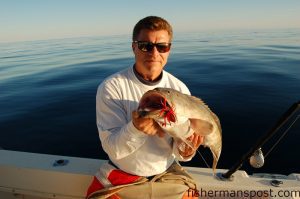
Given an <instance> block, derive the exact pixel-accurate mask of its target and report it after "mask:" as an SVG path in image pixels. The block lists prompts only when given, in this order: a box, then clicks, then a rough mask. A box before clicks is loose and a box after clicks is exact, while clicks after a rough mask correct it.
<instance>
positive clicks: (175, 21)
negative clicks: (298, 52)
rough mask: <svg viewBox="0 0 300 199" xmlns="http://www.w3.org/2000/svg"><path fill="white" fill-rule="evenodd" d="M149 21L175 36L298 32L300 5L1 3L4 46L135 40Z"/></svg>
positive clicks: (233, 1) (239, 1) (228, 1)
mask: <svg viewBox="0 0 300 199" xmlns="http://www.w3.org/2000/svg"><path fill="white" fill-rule="evenodd" d="M148 15H158V16H161V17H164V18H166V19H167V20H168V21H169V22H170V23H171V24H172V26H173V28H174V31H175V32H182V31H205V30H224V29H226V30H230V29H253V30H255V29H270V28H272V29H273V28H276V29H285V28H300V0H206V1H204V0H185V1H184V0H181V1H179V0H178V1H177V0H127V1H126V0H123V1H122V0H119V1H117V0H97V1H96V0H81V1H79V0H0V42H3V41H22V40H39V39H51V38H66V37H78V36H95V35H118V34H131V32H132V28H133V26H134V25H135V23H136V22H137V21H138V20H139V19H141V18H143V17H145V16H148Z"/></svg>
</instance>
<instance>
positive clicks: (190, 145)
mask: <svg viewBox="0 0 300 199" xmlns="http://www.w3.org/2000/svg"><path fill="white" fill-rule="evenodd" d="M174 140H175V142H176V143H177V144H178V142H179V141H180V142H182V143H181V144H180V145H178V148H179V149H180V150H181V151H184V150H185V149H184V148H183V147H185V146H184V145H183V144H186V145H188V146H189V147H191V148H192V149H193V150H196V149H195V147H194V145H193V143H192V142H191V141H189V140H187V139H182V138H174Z"/></svg>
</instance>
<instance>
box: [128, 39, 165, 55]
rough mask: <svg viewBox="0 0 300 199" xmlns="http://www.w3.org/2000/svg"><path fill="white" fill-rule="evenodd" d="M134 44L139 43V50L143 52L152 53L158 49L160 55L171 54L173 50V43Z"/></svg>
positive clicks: (146, 42) (147, 42)
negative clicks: (154, 49)
mask: <svg viewBox="0 0 300 199" xmlns="http://www.w3.org/2000/svg"><path fill="white" fill-rule="evenodd" d="M133 43H137V45H138V48H139V49H140V50H141V51H143V52H151V51H152V50H153V48H154V46H155V47H156V49H157V51H158V52H160V53H166V52H169V51H170V49H171V43H166V42H164V43H152V42H149V41H134V42H133Z"/></svg>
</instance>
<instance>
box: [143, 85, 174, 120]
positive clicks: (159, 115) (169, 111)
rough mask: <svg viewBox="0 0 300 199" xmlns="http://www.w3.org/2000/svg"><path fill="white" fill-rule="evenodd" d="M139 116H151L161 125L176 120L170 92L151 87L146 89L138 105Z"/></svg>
mask: <svg viewBox="0 0 300 199" xmlns="http://www.w3.org/2000/svg"><path fill="white" fill-rule="evenodd" d="M138 114H139V116H140V117H144V118H152V119H154V120H155V121H157V122H159V123H160V124H162V125H163V126H166V124H167V123H169V124H171V123H172V122H173V123H174V122H176V113H175V107H174V105H173V103H172V101H171V98H170V93H168V92H165V90H159V89H158V88H157V89H153V90H149V91H147V92H146V93H145V94H144V95H143V96H142V98H141V100H140V102H139V107H138Z"/></svg>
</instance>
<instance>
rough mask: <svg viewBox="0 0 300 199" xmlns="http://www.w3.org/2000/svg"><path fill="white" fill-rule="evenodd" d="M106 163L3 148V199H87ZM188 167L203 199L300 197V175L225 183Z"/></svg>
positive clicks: (241, 176)
mask: <svg viewBox="0 0 300 199" xmlns="http://www.w3.org/2000/svg"><path fill="white" fill-rule="evenodd" d="M106 161H107V160H97V159H90V158H79V157H69V156H58V155H49V154H37V153H29V152H20V151H10V150H4V149H0V199H17V198H22V199H50V198H51V199H83V198H85V195H86V190H87V188H88V186H89V184H90V183H91V181H92V179H93V176H94V174H95V173H96V172H97V170H98V169H99V167H100V165H101V164H103V163H105V162H106ZM184 168H185V169H186V170H187V171H188V172H189V173H190V174H191V175H192V177H193V178H194V179H195V180H196V181H197V186H198V191H199V192H194V193H191V194H194V196H201V198H300V173H291V174H289V175H279V174H266V173H256V174H252V175H248V174H247V172H246V171H243V170H238V171H237V172H235V173H234V175H233V176H234V177H233V179H231V180H222V179H220V178H218V177H216V176H214V175H213V173H212V170H211V169H210V168H196V167H184ZM226 171H227V170H226V169H217V173H225V172H226ZM140 198H143V196H142V194H141V195H140Z"/></svg>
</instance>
